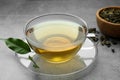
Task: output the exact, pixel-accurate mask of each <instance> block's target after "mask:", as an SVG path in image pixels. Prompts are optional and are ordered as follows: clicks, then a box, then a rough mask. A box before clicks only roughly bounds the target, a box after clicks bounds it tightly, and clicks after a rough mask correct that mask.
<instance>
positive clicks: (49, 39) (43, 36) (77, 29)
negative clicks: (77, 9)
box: [24, 14, 88, 63]
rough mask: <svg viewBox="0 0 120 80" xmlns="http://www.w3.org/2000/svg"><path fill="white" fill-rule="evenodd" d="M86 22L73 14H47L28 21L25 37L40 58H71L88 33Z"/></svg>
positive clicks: (58, 61)
mask: <svg viewBox="0 0 120 80" xmlns="http://www.w3.org/2000/svg"><path fill="white" fill-rule="evenodd" d="M87 29H88V28H87V24H86V22H85V21H84V20H83V19H81V18H79V17H77V16H74V15H71V14H46V15H42V16H39V17H36V18H34V19H32V20H31V21H29V22H28V24H27V25H26V27H25V29H24V33H25V37H26V40H27V42H28V43H29V45H30V46H31V48H32V49H33V51H34V52H35V53H36V54H38V55H39V56H40V59H43V60H46V61H48V62H50V63H62V62H66V61H69V60H71V59H72V58H73V57H74V56H75V55H76V54H77V53H78V51H79V50H80V49H81V47H82V45H83V43H84V41H85V39H86V35H87V31H88V30H87Z"/></svg>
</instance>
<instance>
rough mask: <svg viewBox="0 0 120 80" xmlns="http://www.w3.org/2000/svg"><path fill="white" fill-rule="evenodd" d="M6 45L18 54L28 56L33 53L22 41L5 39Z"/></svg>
mask: <svg viewBox="0 0 120 80" xmlns="http://www.w3.org/2000/svg"><path fill="white" fill-rule="evenodd" d="M5 43H6V45H7V46H8V48H10V49H11V50H13V51H15V52H16V53H19V54H27V53H28V52H31V50H30V47H29V46H28V44H27V43H25V42H24V41H22V40H21V39H17V38H8V39H5Z"/></svg>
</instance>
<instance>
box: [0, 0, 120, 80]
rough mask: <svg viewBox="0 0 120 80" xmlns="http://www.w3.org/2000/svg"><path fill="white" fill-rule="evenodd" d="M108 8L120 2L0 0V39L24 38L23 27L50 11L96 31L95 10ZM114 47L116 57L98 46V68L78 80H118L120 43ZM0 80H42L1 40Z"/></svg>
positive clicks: (100, 0)
mask: <svg viewBox="0 0 120 80" xmlns="http://www.w3.org/2000/svg"><path fill="white" fill-rule="evenodd" d="M106 6H120V0H0V38H8V37H16V38H21V39H22V38H23V37H24V35H23V27H24V26H25V24H26V23H27V22H28V21H29V20H30V19H31V18H34V17H36V16H39V15H41V14H44V13H51V12H64V13H71V14H74V15H77V16H79V17H81V18H83V19H84V20H85V21H86V22H87V24H88V25H89V27H94V28H97V24H96V17H95V14H96V11H97V10H98V9H99V8H101V7H106ZM97 29H98V28H97ZM113 48H115V49H116V52H115V53H114V54H113V53H112V52H111V49H109V48H107V47H102V46H101V45H100V44H99V45H98V62H97V66H96V67H95V68H94V69H93V70H92V71H91V72H90V73H89V74H88V75H86V76H85V77H83V78H82V79H79V80H119V79H120V44H118V45H116V46H113ZM0 80H39V79H38V78H37V77H36V76H35V75H34V74H32V73H30V72H29V71H28V70H26V69H25V68H23V67H22V66H21V65H20V64H19V63H18V61H17V59H16V57H15V56H14V52H13V51H11V50H10V49H8V48H7V46H6V45H5V44H4V42H3V41H0Z"/></svg>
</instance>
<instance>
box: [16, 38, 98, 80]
mask: <svg viewBox="0 0 120 80" xmlns="http://www.w3.org/2000/svg"><path fill="white" fill-rule="evenodd" d="M97 54H98V52H97V47H96V45H95V44H94V42H92V41H91V40H90V39H88V38H87V39H86V41H85V43H84V45H83V46H82V48H81V50H80V51H79V52H78V53H77V55H76V56H75V57H74V58H73V59H71V60H69V61H67V62H64V63H49V62H47V61H44V60H43V59H41V58H40V56H39V55H37V54H35V53H34V52H30V53H28V54H25V55H23V54H22V55H21V54H16V56H17V58H18V61H19V62H20V63H21V64H22V65H23V66H24V67H25V68H26V69H28V70H29V71H31V72H32V73H35V74H37V75H38V76H39V78H40V80H76V79H79V78H81V77H83V76H85V75H86V74H88V73H89V72H90V71H91V70H92V69H93V68H94V66H95V63H96V59H97ZM29 55H30V56H32V57H33V59H34V61H35V62H36V63H37V65H39V67H40V68H34V67H33V63H32V62H31V61H30V60H29V59H28V56H29Z"/></svg>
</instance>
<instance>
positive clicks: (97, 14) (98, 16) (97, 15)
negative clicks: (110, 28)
mask: <svg viewBox="0 0 120 80" xmlns="http://www.w3.org/2000/svg"><path fill="white" fill-rule="evenodd" d="M107 8H118V9H120V6H108V7H103V8H100V9H98V10H97V12H96V17H97V18H98V19H100V20H101V21H103V22H105V23H107V24H111V25H116V26H120V23H113V22H109V21H107V20H105V19H103V18H102V17H100V15H99V13H100V12H101V11H102V10H104V9H107Z"/></svg>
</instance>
